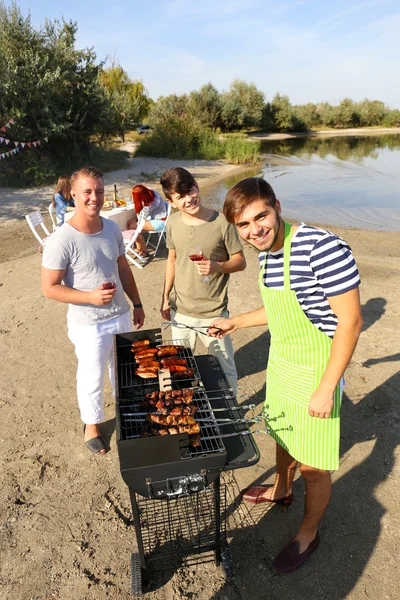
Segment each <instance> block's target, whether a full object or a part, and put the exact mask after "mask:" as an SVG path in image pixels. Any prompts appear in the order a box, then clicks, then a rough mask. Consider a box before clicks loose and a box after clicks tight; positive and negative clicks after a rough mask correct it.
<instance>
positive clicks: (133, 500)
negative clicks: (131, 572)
mask: <svg viewBox="0 0 400 600" xmlns="http://www.w3.org/2000/svg"><path fill="white" fill-rule="evenodd" d="M129 494H130V497H131V504H132V514H133V522H134V524H135V532H136V539H137V544H138V550H139V558H140V565H141V567H142V569H145V568H146V558H145V555H144V546H143V538H142V528H141V526H140V516H139V510H138V505H137V502H136V496H135V492H134V491H133V490H131V489H130V488H129Z"/></svg>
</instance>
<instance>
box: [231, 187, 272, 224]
mask: <svg viewBox="0 0 400 600" xmlns="http://www.w3.org/2000/svg"><path fill="white" fill-rule="evenodd" d="M256 200H264V202H266V204H268V205H269V206H272V207H274V206H275V204H276V196H275V192H274V190H273V189H272V187H271V186H270V185H269V183H267V182H266V181H265V179H263V178H262V177H247V178H246V179H242V181H239V183H237V184H236V185H234V186H233V188H231V189H230V190H229V192H228V193H227V195H226V198H225V202H224V206H223V212H224V215H225V217H226V220H227V221H229V223H233V224H234V223H235V219H236V217H238V216H239V215H240V214H241V212H242V211H243V209H244V208H245V207H246V206H248V205H249V204H251V203H252V202H254V201H256Z"/></svg>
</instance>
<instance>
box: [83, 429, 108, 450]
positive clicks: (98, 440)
mask: <svg viewBox="0 0 400 600" xmlns="http://www.w3.org/2000/svg"><path fill="white" fill-rule="evenodd" d="M85 430H86V425H84V426H83V434H85ZM85 446H86V448H88V449H89V450H90V452H93V454H107V446H106V443H105V441H104V440H103V438H102V437H101V435H98V436H97V437H95V438H92V439H90V440H87V442H85ZM102 450H105V452H102Z"/></svg>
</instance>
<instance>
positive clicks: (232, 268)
mask: <svg viewBox="0 0 400 600" xmlns="http://www.w3.org/2000/svg"><path fill="white" fill-rule="evenodd" d="M195 265H196V267H197V271H198V273H199V275H209V274H210V273H236V272H237V271H244V270H245V268H246V259H245V257H244V254H243V250H241V251H240V252H236V254H232V256H231V257H230V258H229V259H228V260H225V261H223V262H216V261H214V260H209V259H207V258H205V257H203V260H199V261H198V262H196V263H195Z"/></svg>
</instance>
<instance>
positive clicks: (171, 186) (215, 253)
mask: <svg viewBox="0 0 400 600" xmlns="http://www.w3.org/2000/svg"><path fill="white" fill-rule="evenodd" d="M160 183H161V185H162V188H163V192H164V195H165V197H166V198H167V200H168V202H169V203H170V204H171V205H172V206H173V207H174V208H176V209H177V211H176V212H174V213H172V214H171V215H170V216H169V217H168V220H167V226H166V229H167V247H168V260H167V266H166V272H165V283H164V291H163V297H162V303H161V314H162V316H163V318H164V319H166V320H168V321H172V322H175V323H181V324H184V325H188V326H190V327H206V326H207V325H209V324H210V323H212V321H213V320H214V319H215V318H217V317H221V316H223V315H227V314H228V312H227V308H228V282H229V274H230V273H235V272H236V271H243V270H244V269H245V267H246V261H245V258H244V255H243V250H242V245H241V243H240V240H239V237H238V235H237V232H236V229H235V228H234V227H233V226H232V225H231V224H229V223H228V221H227V220H226V219H225V217H224V216H223V215H222V214H220V213H218V212H217V211H216V210H213V209H210V208H207V207H205V206H203V205H202V204H201V200H200V193H199V187H198V185H197V182H196V180H195V179H194V177H193V176H192V175H191V174H190V173H189V172H188V171H186V169H183V168H181V167H175V168H172V169H168V171H166V172H165V173H164V175H162V177H161V179H160ZM195 254H197V255H198V256H197V260H196V262H193V261H192V260H191V259H190V258H189V255H192V256H193V255H195ZM201 255H202V258H201V259H200V260H198V259H199V258H200V256H201ZM204 332H206V329H204ZM172 338H173V340H187V341H189V343H190V345H191V347H192V348H193V349H194V347H195V344H196V338H197V334H196V332H194V331H192V330H191V329H180V328H178V327H172ZM202 341H203V343H204V344H205V345H206V346H207V348H208V350H209V352H210V353H211V354H213V355H214V356H216V357H217V358H218V359H219V361H220V363H221V366H222V369H223V370H224V372H225V375H226V377H227V379H228V381H229V384H230V386H231V387H232V389H233V390H235V392H236V387H237V373H236V367H235V362H234V353H233V346H232V341H231V339H230V337H229V336H225V337H223V338H222V339H216V338H210V337H207V336H203V337H202Z"/></svg>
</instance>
